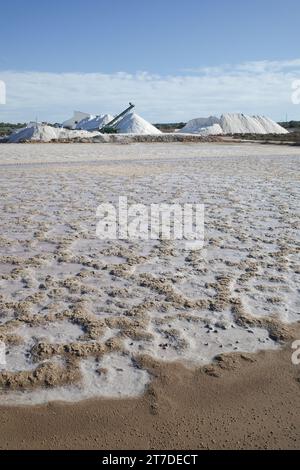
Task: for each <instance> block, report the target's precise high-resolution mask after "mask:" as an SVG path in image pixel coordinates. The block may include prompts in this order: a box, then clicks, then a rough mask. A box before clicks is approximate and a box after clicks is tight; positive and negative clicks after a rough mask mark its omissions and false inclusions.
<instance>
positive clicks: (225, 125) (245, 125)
mask: <svg viewBox="0 0 300 470" xmlns="http://www.w3.org/2000/svg"><path fill="white" fill-rule="evenodd" d="M220 125H221V127H222V129H223V131H224V133H225V134H288V131H287V130H286V129H284V128H283V127H281V126H280V125H279V124H277V123H276V122H275V121H272V119H269V118H265V117H263V116H247V115H246V114H238V113H236V114H223V115H222V116H221V119H220Z"/></svg>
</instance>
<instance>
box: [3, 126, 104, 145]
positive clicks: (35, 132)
mask: <svg viewBox="0 0 300 470" xmlns="http://www.w3.org/2000/svg"><path fill="white" fill-rule="evenodd" d="M96 135H100V134H99V132H88V131H84V130H69V129H63V128H60V127H59V128H57V127H52V126H47V125H46V124H38V123H29V124H28V125H27V126H26V127H23V128H22V129H18V130H16V131H15V132H13V133H12V134H11V135H10V136H9V138H8V142H9V143H19V142H27V141H30V142H51V140H64V139H66V140H69V139H75V138H90V137H93V136H96Z"/></svg>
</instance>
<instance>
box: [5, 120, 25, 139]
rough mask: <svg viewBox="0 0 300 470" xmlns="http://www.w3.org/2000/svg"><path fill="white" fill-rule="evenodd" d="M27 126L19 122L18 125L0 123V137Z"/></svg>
mask: <svg viewBox="0 0 300 470" xmlns="http://www.w3.org/2000/svg"><path fill="white" fill-rule="evenodd" d="M24 126H26V124H24V123H21V122H18V123H17V124H12V123H10V122H0V136H3V135H9V134H11V133H12V132H13V131H14V130H15V129H20V128H21V127H24Z"/></svg>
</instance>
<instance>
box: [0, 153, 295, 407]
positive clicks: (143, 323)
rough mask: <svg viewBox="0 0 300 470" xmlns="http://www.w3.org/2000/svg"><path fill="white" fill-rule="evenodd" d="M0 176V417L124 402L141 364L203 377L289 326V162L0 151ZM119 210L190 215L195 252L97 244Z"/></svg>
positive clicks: (136, 389)
mask: <svg viewBox="0 0 300 470" xmlns="http://www.w3.org/2000/svg"><path fill="white" fill-rule="evenodd" d="M69 161H71V162H72V164H70V163H68V162H69ZM47 162H53V164H52V165H47ZM91 162H92V164H91ZM108 162H109V163H108ZM15 163H16V164H15ZM37 163H39V164H38V165H37ZM2 164H3V165H5V175H4V173H2V175H3V176H1V191H0V192H1V195H2V197H3V198H4V199H5V206H4V207H3V213H2V214H1V219H0V228H1V236H0V240H1V243H0V267H1V271H0V339H1V340H2V341H5V343H6V349H7V353H8V354H7V356H6V359H7V364H6V365H5V366H2V367H1V369H0V386H1V387H2V393H0V400H1V403H5V404H10V405H13V404H35V403H44V402H48V401H53V400H61V401H78V400H82V399H87V398H92V397H101V396H102V397H108V396H112V397H125V396H126V397H127V396H129V397H130V396H136V395H139V394H142V393H143V391H144V389H145V387H146V385H147V384H148V383H149V381H150V376H149V374H148V372H147V371H146V370H144V369H142V368H140V367H137V366H136V364H137V363H136V358H137V357H138V356H139V355H144V354H147V355H150V356H151V357H153V358H155V359H158V360H163V361H181V362H183V363H184V364H186V365H192V366H195V365H196V366H201V365H203V364H208V363H210V362H211V361H212V360H213V358H214V357H215V356H216V355H219V354H222V353H225V354H226V353H232V352H256V351H258V350H261V349H274V348H278V347H280V341H279V339H280V338H281V337H282V336H284V335H285V331H286V328H288V326H289V324H292V323H293V322H296V321H299V320H300V315H299V314H300V304H299V298H300V297H299V272H300V263H299V242H298V238H297V230H298V229H299V227H298V220H299V182H298V179H297V168H298V167H299V149H296V148H292V147H275V146H260V145H220V144H203V145H202V144H201V145H186V144H180V145H178V144H154V145H151V144H136V145H130V146H117V145H109V144H105V145H88V144H87V145H85V144H82V145H71V144H70V145H68V146H65V145H63V146H61V145H55V146H54V145H53V146H52V145H47V146H44V145H38V144H36V145H34V146H30V145H27V146H26V145H21V144H20V145H18V146H14V145H13V144H10V145H9V146H6V145H2V146H1V156H0V167H1V165H2ZM58 168H59V171H58ZM20 188H22V192H20ZM119 195H121V196H124V195H127V196H128V202H129V204H130V203H131V202H141V203H145V204H149V201H150V202H151V203H155V202H157V203H160V202H171V203H174V202H179V203H186V202H198V203H204V205H205V245H204V247H203V248H202V247H194V248H197V249H194V250H186V249H185V246H184V242H181V241H175V242H173V241H169V242H168V241H160V240H156V241H153V240H151V241H143V240H116V241H102V240H99V239H97V238H96V235H95V226H96V223H97V219H96V216H95V214H96V208H97V206H98V204H99V203H101V202H109V201H115V202H117V201H118V197H119ZM245 319H246V321H245ZM271 338H272V339H271Z"/></svg>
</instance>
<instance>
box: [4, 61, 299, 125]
mask: <svg viewBox="0 0 300 470" xmlns="http://www.w3.org/2000/svg"><path fill="white" fill-rule="evenodd" d="M299 78H300V59H295V60H290V61H286V60H285V61H256V62H244V63H241V64H238V65H234V66H232V65H229V64H227V65H223V66H219V67H206V68H199V69H197V70H188V71H183V72H182V73H180V74H177V75H173V76H171V75H170V76H160V75H153V74H149V73H148V72H144V71H141V72H137V73H135V74H130V73H126V72H118V73H114V74H103V73H64V74H56V73H42V72H14V71H3V72H0V80H3V81H4V82H5V83H6V90H7V104H6V105H5V106H4V105H3V106H1V107H0V121H3V120H7V121H28V120H32V119H35V118H36V116H37V117H38V119H39V120H49V121H62V120H65V119H66V118H68V117H69V115H70V114H71V113H72V112H73V110H74V109H80V110H82V111H87V112H91V113H104V112H110V113H117V112H118V111H120V110H122V109H123V108H124V107H125V106H126V105H127V103H128V102H129V101H132V102H134V103H135V104H136V106H137V112H138V113H140V114H141V115H142V116H144V117H145V118H146V119H149V120H150V121H152V122H159V121H161V122H162V121H181V120H183V121H185V120H187V119H190V118H193V117H199V116H207V115H209V114H221V113H222V112H244V113H251V114H255V113H262V114H266V115H269V116H270V117H273V118H274V119H278V120H279V119H283V118H284V117H285V114H286V113H288V115H289V117H290V119H296V118H297V117H298V118H300V108H299V106H295V105H293V104H292V99H291V95H292V83H293V82H294V80H297V79H299Z"/></svg>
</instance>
